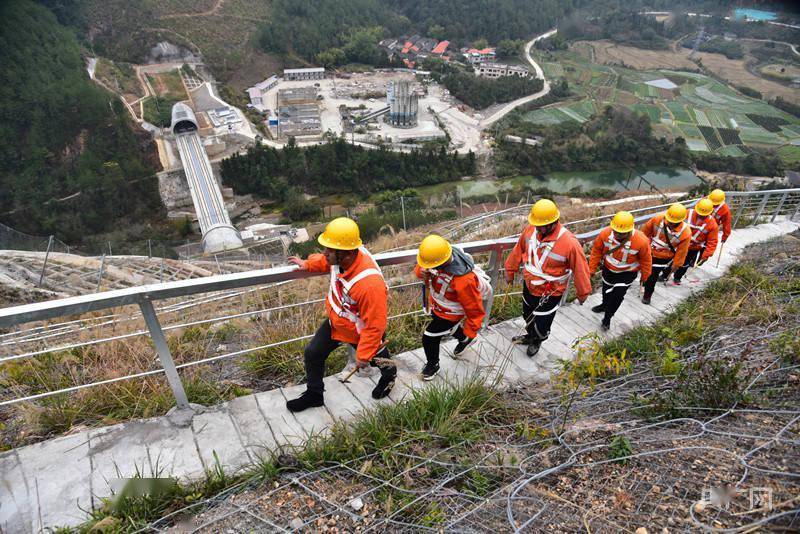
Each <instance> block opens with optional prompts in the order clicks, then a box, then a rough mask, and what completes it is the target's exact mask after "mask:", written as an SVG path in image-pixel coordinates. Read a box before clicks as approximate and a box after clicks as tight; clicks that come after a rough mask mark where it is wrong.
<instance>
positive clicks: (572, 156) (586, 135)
mask: <svg viewBox="0 0 800 534" xmlns="http://www.w3.org/2000/svg"><path fill="white" fill-rule="evenodd" d="M531 133H534V132H531ZM535 133H536V134H537V135H540V136H542V137H543V140H542V144H541V145H538V146H529V145H522V144H518V143H510V142H505V141H502V142H500V143H499V144H498V149H497V150H496V152H495V159H496V167H497V174H498V175H499V176H509V175H513V174H531V175H543V174H546V173H548V172H553V171H584V170H602V169H613V168H619V167H625V166H632V167H642V166H656V165H657V166H665V167H673V166H675V167H679V166H686V165H688V164H689V163H691V157H690V155H689V150H688V148H687V147H686V143H685V142H683V141H682V140H681V141H678V142H675V143H669V142H668V141H666V140H664V139H663V138H662V139H656V138H655V137H654V136H653V133H652V130H651V127H650V121H649V119H648V118H647V116H645V115H637V114H635V113H633V112H630V111H628V110H627V109H624V108H620V109H614V108H611V107H607V108H606V109H605V111H604V112H603V113H600V114H598V115H595V116H594V117H592V118H591V119H590V120H589V121H588V122H586V123H584V124H582V125H580V124H577V123H574V122H568V123H563V124H560V125H553V126H542V127H540V129H539V130H538V131H536V132H535Z"/></svg>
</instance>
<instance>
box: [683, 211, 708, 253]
mask: <svg viewBox="0 0 800 534" xmlns="http://www.w3.org/2000/svg"><path fill="white" fill-rule="evenodd" d="M694 213H695V211H694V210H689V216H688V217H687V218H686V220H688V221H689V223H688V224H689V229H690V230H691V231H692V243H694V244H695V245H699V244H700V243H703V242H704V241H699V240H698V239H697V238H698V237H700V235H701V234H708V230H706V225H708V218H704V219H703V224H702V225H699V226H698V225H696V224H692V217H693V215H694Z"/></svg>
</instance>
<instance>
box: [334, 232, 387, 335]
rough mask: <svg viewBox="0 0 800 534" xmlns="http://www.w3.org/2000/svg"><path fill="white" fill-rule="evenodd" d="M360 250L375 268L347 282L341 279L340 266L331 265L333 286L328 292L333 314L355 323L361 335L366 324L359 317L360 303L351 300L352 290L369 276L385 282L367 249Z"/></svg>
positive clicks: (364, 271)
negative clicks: (377, 277) (379, 278)
mask: <svg viewBox="0 0 800 534" xmlns="http://www.w3.org/2000/svg"><path fill="white" fill-rule="evenodd" d="M358 250H359V252H361V253H362V254H365V255H366V256H367V257H368V258H369V259H370V261H372V263H373V265H374V266H375V267H370V268H367V269H364V270H363V271H361V272H360V273H358V274H357V275H355V276H354V277H353V278H351V279H350V280H345V279H344V278H342V277H341V272H340V271H341V268H340V267H339V266H338V265H331V284H330V289H329V291H328V304H329V305H330V307H331V310H332V311H333V313H335V314H336V315H338V316H339V317H342V318H344V319H347V320H348V321H350V322H351V323H353V324H354V325H355V327H356V332H357V333H359V334H360V333H361V330H363V329H364V326H365V323H364V320H363V319H361V317H360V316H359V313H358V303H357V302H356V301H355V300H353V299H352V298H350V290H351V289H352V288H353V286H354V285H356V284H357V283H358V282H360V281H361V280H363V279H364V278H367V277H368V276H380V277H381V280H383V273H382V272H381V269H380V267H378V264H377V263H376V262H375V259H374V258H373V257H372V255H371V254H370V253H369V251H367V249H365V248H364V247H361V248H359V249H358Z"/></svg>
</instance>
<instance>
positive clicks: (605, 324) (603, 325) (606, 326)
mask: <svg viewBox="0 0 800 534" xmlns="http://www.w3.org/2000/svg"><path fill="white" fill-rule="evenodd" d="M600 328H602V329H603V332H608V330H609V329H610V328H611V319H609V318H608V317H603V322H601V323H600Z"/></svg>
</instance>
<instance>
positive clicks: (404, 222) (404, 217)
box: [400, 195, 406, 231]
mask: <svg viewBox="0 0 800 534" xmlns="http://www.w3.org/2000/svg"><path fill="white" fill-rule="evenodd" d="M400 209H401V210H402V211H403V230H404V231H405V230H406V203H405V202H404V201H403V195H400Z"/></svg>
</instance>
